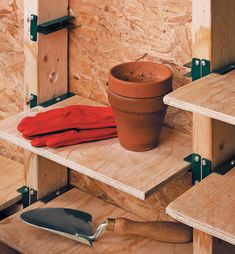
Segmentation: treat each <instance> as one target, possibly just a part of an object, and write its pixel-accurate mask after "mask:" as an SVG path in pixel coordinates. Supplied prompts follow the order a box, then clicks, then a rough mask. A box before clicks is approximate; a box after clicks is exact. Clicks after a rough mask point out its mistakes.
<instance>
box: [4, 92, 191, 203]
mask: <svg viewBox="0 0 235 254" xmlns="http://www.w3.org/2000/svg"><path fill="white" fill-rule="evenodd" d="M74 104H89V105H99V104H97V103H96V102H94V101H91V100H88V99H84V98H82V97H79V96H74V97H72V98H70V99H67V100H65V101H62V102H60V103H57V104H55V105H53V106H51V107H49V108H47V109H45V108H41V107H36V108H34V109H33V110H31V111H26V112H22V113H20V114H18V115H16V116H14V117H11V118H8V119H6V120H3V121H1V122H0V138H2V139H4V140H7V141H10V142H12V143H14V144H16V145H18V146H20V147H23V148H25V149H27V150H29V151H32V152H33V153H36V154H38V155H41V156H43V157H45V158H47V159H50V160H52V161H55V162H57V163H59V164H61V165H64V166H66V167H69V168H71V169H73V170H75V171H78V172H80V173H82V174H84V175H87V176H89V177H91V178H94V179H96V180H99V181H101V182H103V183H105V184H108V185H110V186H112V187H114V188H116V189H119V190H121V191H124V192H127V193H129V194H130V195H133V196H135V197H137V198H140V199H145V198H146V197H147V196H148V195H150V194H151V193H153V192H154V191H155V190H156V189H157V188H159V187H160V186H161V185H163V184H165V183H166V182H167V181H169V180H171V179H173V178H174V177H177V176H179V175H180V174H183V173H184V172H185V171H187V170H188V169H189V164H188V163H187V162H184V161H183V158H184V157H186V156H187V155H189V154H190V153H191V152H192V151H191V149H192V144H191V137H190V136H188V135H185V134H182V133H179V132H176V131H174V130H171V129H169V128H163V131H162V135H161V140H160V146H159V147H157V148H156V149H153V150H151V151H148V152H141V153H138V152H131V151H127V150H125V149H124V148H122V147H121V146H120V144H119V142H118V139H117V138H115V139H109V140H104V141H98V142H90V143H84V144H79V145H74V146H69V147H64V148H56V149H50V148H35V147H33V146H31V144H30V142H29V141H28V140H26V139H24V138H23V137H22V136H21V133H20V132H18V131H17V129H16V126H17V125H18V123H19V122H20V120H21V119H22V118H24V117H25V116H29V115H34V114H36V113H37V112H39V111H45V110H48V109H51V108H58V107H61V106H66V105H74Z"/></svg>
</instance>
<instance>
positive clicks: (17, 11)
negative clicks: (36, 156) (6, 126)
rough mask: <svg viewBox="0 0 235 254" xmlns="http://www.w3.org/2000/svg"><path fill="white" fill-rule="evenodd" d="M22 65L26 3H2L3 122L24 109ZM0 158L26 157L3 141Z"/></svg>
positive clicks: (0, 113) (0, 84) (0, 0)
mask: <svg viewBox="0 0 235 254" xmlns="http://www.w3.org/2000/svg"><path fill="white" fill-rule="evenodd" d="M23 65H24V57H23V0H0V120H2V119H4V118H6V117H9V116H11V115H13V114H16V113H17V112H19V111H21V110H22V109H23ZM0 154H2V155H5V156H7V157H10V158H14V159H16V160H18V161H22V157H23V153H22V151H21V150H20V149H19V148H17V147H15V146H13V145H11V144H8V143H5V142H3V141H1V140H0Z"/></svg>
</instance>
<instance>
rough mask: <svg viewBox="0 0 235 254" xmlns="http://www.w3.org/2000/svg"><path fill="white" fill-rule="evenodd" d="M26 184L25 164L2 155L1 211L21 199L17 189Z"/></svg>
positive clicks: (0, 164)
mask: <svg viewBox="0 0 235 254" xmlns="http://www.w3.org/2000/svg"><path fill="white" fill-rule="evenodd" d="M24 184H25V180H24V168H23V165H22V164H20V163H18V162H16V161H13V160H10V159H8V158H5V157H3V156H0V211H2V210H4V209H6V208H8V207H9V206H11V205H13V204H15V203H17V202H18V201H20V200H21V196H20V193H18V192H17V189H19V188H21V187H22V186H23V185H24Z"/></svg>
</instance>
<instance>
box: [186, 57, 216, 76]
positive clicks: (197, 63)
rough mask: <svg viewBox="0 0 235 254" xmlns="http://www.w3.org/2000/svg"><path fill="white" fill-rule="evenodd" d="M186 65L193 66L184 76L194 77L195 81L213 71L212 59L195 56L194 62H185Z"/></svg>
mask: <svg viewBox="0 0 235 254" xmlns="http://www.w3.org/2000/svg"><path fill="white" fill-rule="evenodd" d="M184 67H187V68H191V71H190V72H188V73H186V74H185V75H184V76H186V77H192V80H193V81H195V80H197V79H200V78H202V77H205V76H206V75H208V74H210V72H211V71H210V69H211V64H210V61H208V60H206V59H199V58H193V59H192V62H190V63H187V64H185V65H184Z"/></svg>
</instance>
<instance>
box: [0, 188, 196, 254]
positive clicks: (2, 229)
mask: <svg viewBox="0 0 235 254" xmlns="http://www.w3.org/2000/svg"><path fill="white" fill-rule="evenodd" d="M36 207H67V208H73V209H78V210H82V211H85V212H88V213H90V214H92V217H93V225H94V228H96V227H97V225H98V224H100V223H101V222H103V221H104V220H105V219H106V218H107V217H113V218H117V217H126V218H129V219H133V220H137V221H142V219H140V218H139V217H137V216H136V215H133V214H131V213H129V212H127V211H125V210H122V209H121V208H118V207H115V206H113V205H111V204H108V203H106V202H104V201H102V200H100V199H97V198H94V197H92V196H90V195H88V194H85V193H84V192H81V191H79V190H77V189H75V188H74V189H72V190H70V191H69V192H67V193H65V194H63V195H61V196H59V197H58V198H56V199H54V200H52V201H50V202H49V203H47V204H43V203H41V202H37V203H35V204H34V205H32V206H30V207H29V208H28V209H32V208H36ZM20 213H21V212H19V213H17V214H15V215H13V216H11V217H9V218H7V219H5V220H3V221H1V222H0V241H1V242H2V243H4V244H6V245H8V246H10V247H12V248H14V249H16V250H18V251H19V252H21V253H25V254H29V253H30V254H38V253H50V254H56V253H64V254H71V253H83V254H93V253H104V254H105V253H136V254H141V253H149V254H151V253H156V250H157V253H158V254H165V253H168V254H177V253H184V254H192V244H191V243H189V244H167V243H160V242H157V241H153V240H150V239H145V238H143V237H135V236H134V237H133V236H120V235H117V234H114V233H110V232H105V233H104V234H103V235H102V236H101V237H100V238H99V239H98V240H97V241H96V242H95V243H94V244H93V246H92V247H89V246H86V245H83V244H81V243H79V242H76V241H73V240H70V239H67V238H64V237H62V236H59V235H55V234H53V233H50V232H47V231H44V230H41V229H38V228H34V227H32V226H30V225H28V224H26V223H24V222H23V221H22V220H21V219H20V217H19V215H20Z"/></svg>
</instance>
